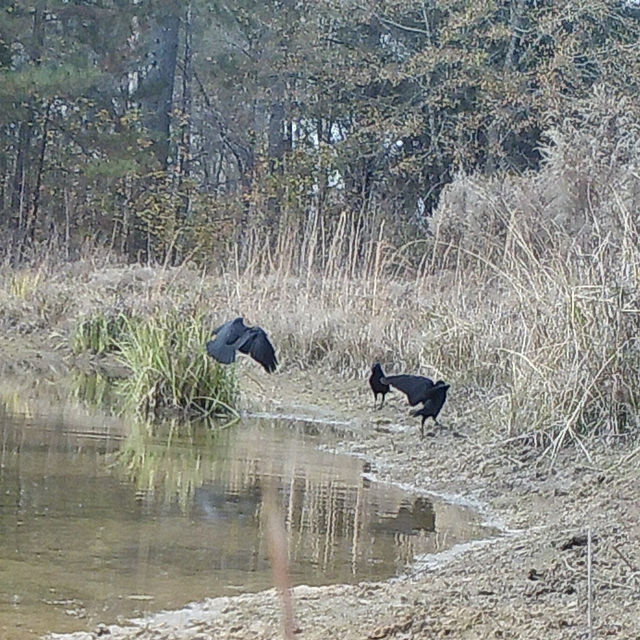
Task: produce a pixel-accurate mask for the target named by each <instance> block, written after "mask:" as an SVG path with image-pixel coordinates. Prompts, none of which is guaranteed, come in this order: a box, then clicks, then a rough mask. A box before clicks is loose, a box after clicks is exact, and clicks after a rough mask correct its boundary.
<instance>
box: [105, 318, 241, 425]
mask: <svg viewBox="0 0 640 640" xmlns="http://www.w3.org/2000/svg"><path fill="white" fill-rule="evenodd" d="M205 325H206V323H205V322H204V319H203V318H202V316H201V315H196V316H195V317H194V316H189V315H181V314H178V313H175V312H169V313H156V314H155V315H153V316H150V317H149V318H148V319H147V320H146V321H144V322H139V321H130V322H129V323H128V327H127V330H126V331H125V332H124V333H123V335H122V337H121V338H120V339H119V340H117V341H116V346H117V352H118V353H117V357H118V359H119V360H120V361H121V362H122V364H124V365H125V366H126V367H128V369H129V370H130V371H131V374H130V375H129V376H128V377H127V378H125V379H124V380H122V381H121V383H120V386H121V389H122V390H123V391H124V393H125V395H126V397H127V398H128V399H129V401H130V403H131V404H132V405H133V407H134V408H135V411H136V412H137V413H141V414H145V415H146V414H149V413H155V412H157V411H158V410H161V411H162V410H167V409H182V410H186V411H188V412H192V413H199V414H204V415H209V414H213V413H215V414H229V413H235V410H234V406H235V403H236V400H237V394H238V388H237V382H236V377H235V371H234V368H233V367H231V368H229V367H222V366H220V365H219V364H218V363H217V362H215V361H214V360H213V359H212V358H210V357H209V356H208V355H207V352H206V349H205V344H206V341H207V339H208V338H209V333H208V331H207V330H206V329H205Z"/></svg>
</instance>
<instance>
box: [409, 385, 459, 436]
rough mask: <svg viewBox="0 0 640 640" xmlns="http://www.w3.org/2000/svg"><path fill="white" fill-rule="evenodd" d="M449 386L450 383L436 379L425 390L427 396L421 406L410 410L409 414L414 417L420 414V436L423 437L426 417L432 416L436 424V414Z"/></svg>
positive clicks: (444, 399)
mask: <svg viewBox="0 0 640 640" xmlns="http://www.w3.org/2000/svg"><path fill="white" fill-rule="evenodd" d="M450 386H451V385H448V384H446V383H445V381H444V380H438V381H437V382H436V383H435V385H433V387H431V389H429V390H428V391H427V392H426V393H427V395H428V397H427V398H426V399H425V400H424V404H423V405H422V408H421V409H417V410H416V411H412V412H411V415H412V416H414V417H417V416H422V422H421V423H420V437H421V438H424V423H425V420H426V419H427V418H429V417H431V418H433V422H434V424H438V414H439V413H440V409H442V405H444V403H445V401H446V399H447V391H448V389H449V387H450Z"/></svg>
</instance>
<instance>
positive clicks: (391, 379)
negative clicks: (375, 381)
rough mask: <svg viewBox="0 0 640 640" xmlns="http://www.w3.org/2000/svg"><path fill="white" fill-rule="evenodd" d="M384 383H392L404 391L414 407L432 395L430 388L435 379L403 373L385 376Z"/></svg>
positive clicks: (382, 379)
mask: <svg viewBox="0 0 640 640" xmlns="http://www.w3.org/2000/svg"><path fill="white" fill-rule="evenodd" d="M381 382H382V383H383V384H390V385H391V386H392V387H395V388H396V389H398V391H402V393H404V394H405V395H406V396H407V400H409V404H410V405H411V406H412V407H414V406H415V405H417V404H418V403H420V402H424V401H425V400H427V398H429V397H430V395H429V390H430V389H431V388H432V387H433V380H432V379H431V378H425V377H424V376H412V375H408V374H402V375H399V376H383V377H382V378H381Z"/></svg>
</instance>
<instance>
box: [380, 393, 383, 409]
mask: <svg viewBox="0 0 640 640" xmlns="http://www.w3.org/2000/svg"><path fill="white" fill-rule="evenodd" d="M382 407H384V393H383V394H382V402H381V403H380V408H381V409H382Z"/></svg>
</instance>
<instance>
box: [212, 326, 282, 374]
mask: <svg viewBox="0 0 640 640" xmlns="http://www.w3.org/2000/svg"><path fill="white" fill-rule="evenodd" d="M212 333H214V334H215V338H214V339H213V340H209V342H207V353H208V354H209V355H210V356H211V357H212V358H215V359H216V360H217V361H218V362H221V363H222V364H231V363H232V362H235V360H236V351H240V353H246V354H248V355H250V356H251V357H252V358H253V359H254V360H255V361H256V362H259V363H260V364H261V365H262V366H263V367H264V368H265V369H266V371H267V372H268V373H272V372H273V371H275V370H276V367H277V366H278V358H277V357H276V352H275V350H274V348H273V345H272V344H271V342H269V338H267V334H266V333H265V331H264V329H262V328H261V327H247V326H246V325H245V323H244V320H243V319H242V318H236V319H235V320H231V321H230V322H227V323H225V324H223V325H222V326H220V327H218V328H217V329H214V331H213V332H212Z"/></svg>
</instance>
